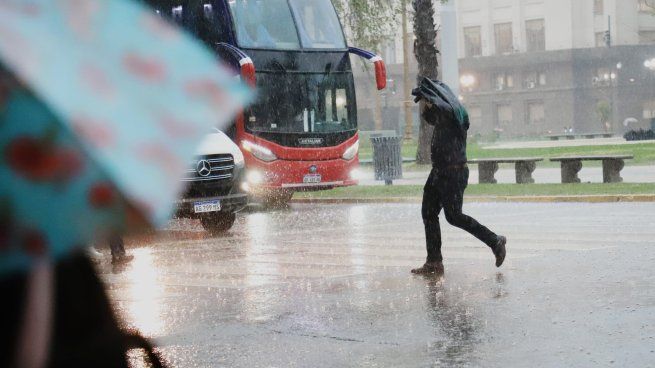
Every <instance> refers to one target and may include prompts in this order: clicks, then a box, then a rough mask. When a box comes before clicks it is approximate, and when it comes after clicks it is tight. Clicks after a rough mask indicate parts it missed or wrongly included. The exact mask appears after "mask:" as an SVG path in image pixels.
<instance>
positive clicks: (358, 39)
mask: <svg viewBox="0 0 655 368" xmlns="http://www.w3.org/2000/svg"><path fill="white" fill-rule="evenodd" d="M332 3H333V4H334V7H335V8H336V9H337V13H338V14H339V18H340V19H341V23H342V25H343V27H344V28H345V31H346V37H347V38H348V41H349V43H350V44H351V45H353V46H357V47H361V48H363V49H367V50H371V51H375V52H377V53H379V52H380V51H381V47H382V45H384V44H385V43H386V42H388V41H389V40H392V39H393V37H394V36H395V34H396V29H397V26H398V20H397V15H398V11H399V9H400V7H399V4H398V1H396V0H332Z"/></svg>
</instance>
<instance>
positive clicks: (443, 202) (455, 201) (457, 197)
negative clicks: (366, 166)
mask: <svg viewBox="0 0 655 368" xmlns="http://www.w3.org/2000/svg"><path fill="white" fill-rule="evenodd" d="M412 95H414V96H415V102H419V101H421V100H423V101H424V102H425V104H426V108H425V110H424V111H423V117H424V118H425V120H426V121H427V123H428V124H430V125H432V126H434V133H433V134H432V143H431V155H432V171H431V172H430V176H429V177H428V180H427V182H426V183H425V187H424V189H423V205H422V208H421V214H422V217H423V223H424V225H425V240H426V244H427V253H428V256H427V260H426V261H425V264H424V265H423V266H421V267H419V268H415V269H413V270H412V273H415V274H443V273H444V266H443V257H442V255H441V228H440V226H439V213H440V212H441V209H442V208H443V210H444V212H445V214H446V220H447V221H448V222H449V223H450V224H451V225H453V226H456V227H458V228H460V229H463V230H466V231H467V232H469V233H470V234H472V235H473V236H475V237H476V238H478V239H480V240H481V241H482V242H483V243H485V244H486V245H487V246H488V247H489V248H491V250H492V251H493V254H494V256H495V257H496V267H500V266H501V265H502V264H503V261H504V260H505V253H506V250H505V244H506V243H507V239H506V238H505V237H504V236H502V235H496V234H495V233H494V232H492V231H491V230H489V229H488V228H486V227H485V226H483V225H481V224H480V223H478V222H477V221H476V220H475V219H473V218H471V217H469V216H467V215H465V214H463V213H462V204H463V201H464V190H465V189H466V186H467V185H468V178H469V169H468V166H467V165H466V162H467V159H466V136H467V131H468V128H469V117H468V113H467V112H466V109H465V108H464V107H463V106H462V105H461V104H460V102H459V99H458V98H457V96H455V94H454V93H453V92H452V91H451V90H450V88H449V87H448V86H447V85H446V84H444V83H442V82H441V81H433V80H430V79H428V78H423V79H422V80H421V82H420V84H419V86H418V88H415V89H414V90H413V91H412Z"/></svg>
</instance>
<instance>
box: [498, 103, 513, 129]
mask: <svg viewBox="0 0 655 368" xmlns="http://www.w3.org/2000/svg"><path fill="white" fill-rule="evenodd" d="M496 122H497V125H498V127H504V126H508V125H510V124H511V123H512V105H510V104H498V105H496Z"/></svg>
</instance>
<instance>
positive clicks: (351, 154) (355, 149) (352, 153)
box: [341, 139, 359, 161]
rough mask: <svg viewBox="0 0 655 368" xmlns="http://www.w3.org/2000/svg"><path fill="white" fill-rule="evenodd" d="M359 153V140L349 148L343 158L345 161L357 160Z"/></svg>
mask: <svg viewBox="0 0 655 368" xmlns="http://www.w3.org/2000/svg"><path fill="white" fill-rule="evenodd" d="M357 152H359V139H358V140H357V141H356V142H355V144H353V145H352V146H350V147H348V149H347V150H346V151H345V152H344V153H343V156H341V157H342V158H343V159H344V160H348V161H350V160H352V159H353V158H355V156H356V155H357Z"/></svg>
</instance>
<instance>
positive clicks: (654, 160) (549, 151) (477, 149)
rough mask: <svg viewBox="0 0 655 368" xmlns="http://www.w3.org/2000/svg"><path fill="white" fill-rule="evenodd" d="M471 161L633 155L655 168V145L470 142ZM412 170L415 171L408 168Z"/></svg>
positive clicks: (406, 145) (408, 150) (412, 153)
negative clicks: (508, 145) (532, 145)
mask: <svg viewBox="0 0 655 368" xmlns="http://www.w3.org/2000/svg"><path fill="white" fill-rule="evenodd" d="M417 148H418V144H417V143H416V142H415V141H412V142H403V146H402V155H403V157H412V158H413V157H416V150H417ZM467 155H468V158H469V159H478V158H506V157H544V158H546V159H548V158H550V157H557V156H589V155H633V156H634V157H635V158H634V159H633V160H628V161H626V164H627V165H652V164H655V142H647V143H640V144H625V145H603V146H579V147H550V148H513V149H483V148H482V147H481V146H480V145H479V144H477V143H475V142H470V143H469V144H468V146H467ZM372 157H373V147H371V144H370V142H369V143H368V144H362V146H361V148H360V150H359V158H360V159H371V158H372ZM538 165H539V166H540V167H544V166H545V167H559V163H553V162H550V161H548V160H545V161H544V162H541V163H539V164H538ZM584 165H585V166H600V165H601V163H600V162H585V163H584ZM408 169H410V170H411V169H412V168H411V167H408Z"/></svg>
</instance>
